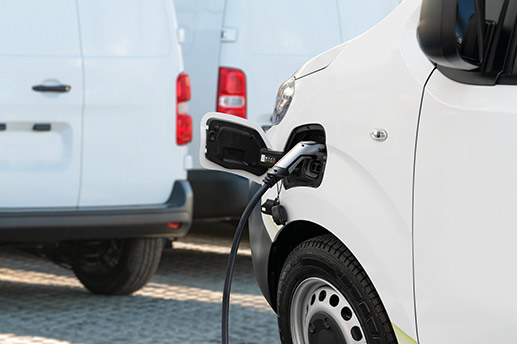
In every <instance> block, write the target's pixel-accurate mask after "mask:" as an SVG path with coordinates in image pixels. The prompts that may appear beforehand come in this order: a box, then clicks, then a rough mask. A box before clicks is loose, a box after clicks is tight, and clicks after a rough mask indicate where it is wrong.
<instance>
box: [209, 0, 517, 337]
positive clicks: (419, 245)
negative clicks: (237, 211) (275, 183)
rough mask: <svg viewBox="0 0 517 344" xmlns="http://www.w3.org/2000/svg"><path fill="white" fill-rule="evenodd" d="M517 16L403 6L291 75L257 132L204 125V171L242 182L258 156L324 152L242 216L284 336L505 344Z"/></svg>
mask: <svg viewBox="0 0 517 344" xmlns="http://www.w3.org/2000/svg"><path fill="white" fill-rule="evenodd" d="M516 24H517V2H516V1H506V0H423V1H421V0H406V1H404V2H403V3H402V4H401V5H400V6H399V7H398V8H397V9H395V10H394V11H393V12H392V13H391V14H390V15H388V16H387V17H386V18H385V19H384V20H383V21H382V22H380V23H379V24H378V25H377V26H375V27H374V28H373V29H372V30H370V31H368V32H366V33H365V34H364V35H362V36H360V37H358V38H357V39H354V40H351V41H349V42H347V43H344V44H342V45H340V46H337V47H336V48H334V49H332V50H329V51H328V52H326V53H324V54H322V55H320V56H318V57H316V58H314V59H312V60H311V61H309V62H308V63H306V64H305V65H303V66H302V67H301V68H300V69H299V70H298V71H297V72H296V73H295V74H294V75H293V76H292V77H291V78H289V79H288V81H287V82H285V83H284V84H283V85H282V86H281V87H280V90H279V93H278V97H277V107H276V111H275V114H276V116H275V125H274V126H273V127H272V128H271V129H270V130H269V131H268V132H267V134H264V133H263V132H262V131H261V129H260V127H259V126H258V125H257V124H253V123H251V122H248V121H245V120H236V119H234V118H233V117H231V116H225V115H221V114H208V115H207V116H206V117H205V118H204V119H203V122H202V134H203V135H204V137H206V142H205V141H203V143H204V144H205V143H206V147H207V150H206V153H205V154H202V156H201V160H202V162H203V164H204V165H205V166H207V167H211V168H219V169H220V170H225V171H229V172H233V173H236V174H239V175H241V176H246V177H249V178H250V179H251V180H252V181H254V182H255V183H254V184H253V185H255V187H254V188H255V189H257V187H256V186H257V185H258V184H256V183H259V184H260V183H262V181H261V180H262V177H263V176H264V175H265V174H266V172H267V170H268V168H267V165H266V164H264V161H260V157H261V153H260V151H261V150H262V152H271V151H278V152H280V153H278V155H279V156H280V155H281V154H282V153H281V152H284V153H285V152H287V151H289V150H290V148H291V147H293V145H294V144H296V143H298V142H299V141H314V142H319V143H324V144H325V145H326V153H327V154H326V159H321V161H312V163H307V164H302V165H300V167H299V168H298V169H296V170H294V171H293V172H292V173H291V174H290V175H289V176H288V177H287V178H286V179H284V180H283V184H282V187H279V188H278V189H277V188H272V189H271V190H269V192H268V193H267V194H266V196H265V197H264V198H263V199H262V201H263V204H264V205H263V207H262V209H261V207H257V208H256V209H255V213H254V215H253V217H252V219H251V221H250V240H251V246H252V253H253V263H254V264H253V265H254V268H255V272H256V276H257V280H258V283H259V285H260V287H261V289H262V292H263V293H264V295H265V297H266V298H267V299H268V300H269V303H270V305H271V307H272V308H273V309H274V310H275V311H276V312H277V313H278V316H279V328H280V336H281V338H282V342H283V343H417V342H418V343H424V344H427V343H429V344H433V343H440V344H448V343H451V344H452V343H508V344H510V343H514V342H515V333H514V332H515V328H517V316H516V314H515V309H516V308H517V298H516V297H515V287H516V285H517V275H516V274H515V272H514V271H515V270H514V269H515V263H516V262H517V250H516V249H515V242H516V241H517V234H516V232H514V230H515V219H514V215H515V207H516V205H517V179H516V178H515V176H516V175H517V160H516V159H515V152H516V148H517V145H516V143H515V139H514V137H513V134H512V128H513V126H514V125H517V62H516V61H517V60H516V58H517V49H516V47H517V32H516V27H517V26H516ZM228 137H231V138H232V139H231V140H229V139H228ZM208 143H210V144H208ZM216 152H219V155H217V154H216V155H214V154H213V153H216ZM262 156H264V154H262ZM219 165H223V166H225V168H222V167H218V166H219ZM267 200H270V202H269V204H270V205H271V204H273V203H276V204H277V205H281V206H282V207H283V208H284V209H285V211H286V213H287V220H286V222H285V223H282V221H281V219H279V218H278V217H277V218H275V216H271V215H269V214H268V213H271V212H268V211H267V210H268V209H267V208H268V207H267V204H266V201H267ZM271 202H273V203H271ZM261 212H262V213H261Z"/></svg>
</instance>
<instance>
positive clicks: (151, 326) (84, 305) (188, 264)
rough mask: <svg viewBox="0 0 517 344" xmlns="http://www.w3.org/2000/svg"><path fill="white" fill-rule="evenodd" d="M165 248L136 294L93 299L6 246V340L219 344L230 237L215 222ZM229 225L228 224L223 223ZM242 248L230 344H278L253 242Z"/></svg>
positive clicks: (67, 274)
mask: <svg viewBox="0 0 517 344" xmlns="http://www.w3.org/2000/svg"><path fill="white" fill-rule="evenodd" d="M204 226H205V227H206V226H208V229H207V228H204V230H202V231H200V232H199V233H198V234H196V232H195V231H193V232H192V233H191V234H192V235H189V236H187V238H184V239H182V240H181V241H178V242H176V243H174V249H172V250H166V251H165V252H164V254H163V257H162V261H161V264H160V266H159V268H158V271H157V273H156V275H155V276H154V278H153V279H152V280H151V281H150V282H149V284H148V285H147V286H146V287H144V288H143V289H142V290H140V291H138V292H137V293H135V294H134V295H131V296H99V295H93V294H90V293H89V292H88V291H86V289H84V288H83V287H82V285H81V284H80V283H79V282H78V280H77V279H76V278H75V277H74V275H73V273H72V272H71V271H68V270H65V269H63V268H61V267H59V266H57V265H55V264H53V263H51V262H49V261H48V260H45V259H43V258H40V257H37V256H35V255H32V254H29V253H26V252H23V251H19V250H16V249H12V248H4V247H0V307H1V308H0V309H1V311H0V343H2V344H3V343H6V344H26V343H31V344H34V343H37V344H83V343H84V344H103V343H110V344H112V343H138V344H139V343H150V344H151V343H152V344H160V343H167V344H169V343H220V317H221V315H220V312H221V299H222V287H223V282H224V273H225V269H226V261H227V258H228V252H229V251H230V245H231V236H229V235H226V236H221V235H219V233H218V228H217V226H221V224H216V225H214V231H210V226H211V225H210V224H204ZM225 226H228V225H225ZM242 247H243V249H241V250H240V251H239V256H238V258H237V264H236V269H235V273H234V282H233V285H232V298H231V308H230V341H231V343H232V344H260V343H268V344H276V343H280V341H279V338H278V330H277V324H276V315H275V314H274V312H273V311H271V309H270V308H269V306H268V304H267V302H266V301H265V299H264V298H263V297H262V294H261V293H260V291H259V289H258V286H257V285H256V281H255V277H254V275H253V268H252V265H251V257H250V256H251V254H250V250H249V244H248V243H247V242H246V241H245V242H243V244H242Z"/></svg>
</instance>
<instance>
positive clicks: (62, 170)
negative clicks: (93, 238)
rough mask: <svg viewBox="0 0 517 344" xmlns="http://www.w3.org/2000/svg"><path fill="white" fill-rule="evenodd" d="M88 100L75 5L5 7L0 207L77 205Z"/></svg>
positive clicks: (0, 32) (0, 40) (1, 18)
mask: <svg viewBox="0 0 517 344" xmlns="http://www.w3.org/2000/svg"><path fill="white" fill-rule="evenodd" d="M82 99H83V76H82V60H81V50H80V44H79V28H78V20H77V8H76V2H75V1H68V0H48V1H37V0H17V1H7V2H2V5H1V6H0V188H1V189H2V192H1V193H0V207H4V208H12V207H24V208H25V207H55V206H76V205H77V198H78V193H79V176H80V164H81V135H82V129H81V116H82V105H83V102H82Z"/></svg>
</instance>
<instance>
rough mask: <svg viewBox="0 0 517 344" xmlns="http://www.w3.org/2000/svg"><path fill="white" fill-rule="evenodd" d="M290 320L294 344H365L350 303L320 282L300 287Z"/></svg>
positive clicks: (310, 280) (310, 281) (313, 279)
mask: <svg viewBox="0 0 517 344" xmlns="http://www.w3.org/2000/svg"><path fill="white" fill-rule="evenodd" d="M290 319H291V320H290V322H291V324H290V327H291V334H292V339H293V343H295V344H318V343H346V344H366V338H365V337H364V331H363V328H362V327H361V324H360V322H359V319H358V317H357V315H356V313H355V311H354V310H353V308H352V306H351V305H350V303H349V302H348V300H347V299H346V298H345V296H344V295H343V294H342V293H341V292H340V291H339V290H338V289H337V288H335V287H334V286H333V285H332V284H330V283H329V282H327V281H325V280H323V279H321V278H317V277H310V278H307V279H305V280H303V281H302V282H301V283H300V284H299V285H298V287H297V288H296V290H295V292H294V294H293V297H292V299H291V306H290Z"/></svg>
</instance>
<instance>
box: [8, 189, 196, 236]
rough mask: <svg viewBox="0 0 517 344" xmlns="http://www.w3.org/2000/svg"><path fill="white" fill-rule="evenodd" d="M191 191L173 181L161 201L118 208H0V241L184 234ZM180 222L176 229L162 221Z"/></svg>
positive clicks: (186, 229) (190, 220) (186, 230)
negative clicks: (163, 199) (170, 227)
mask: <svg viewBox="0 0 517 344" xmlns="http://www.w3.org/2000/svg"><path fill="white" fill-rule="evenodd" d="M193 203H194V202H193V193H192V189H191V187H190V184H189V183H188V182H187V181H176V182H175V183H174V187H173V189H172V193H171V196H170V197H169V200H168V201H167V202H165V203H163V204H156V205H137V206H120V207H84V208H76V207H70V208H68V207H65V208H18V209H6V208H0V241H34V239H35V238H34V237H37V238H39V239H38V240H42V239H46V240H69V239H79V238H81V239H89V238H92V239H93V238H107V237H116V238H120V237H153V236H164V237H178V236H184V235H185V234H186V233H187V232H188V229H189V227H190V224H191V222H192V209H193ZM169 222H181V223H182V226H181V227H180V228H178V229H175V230H167V228H166V226H165V224H166V223H169Z"/></svg>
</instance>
